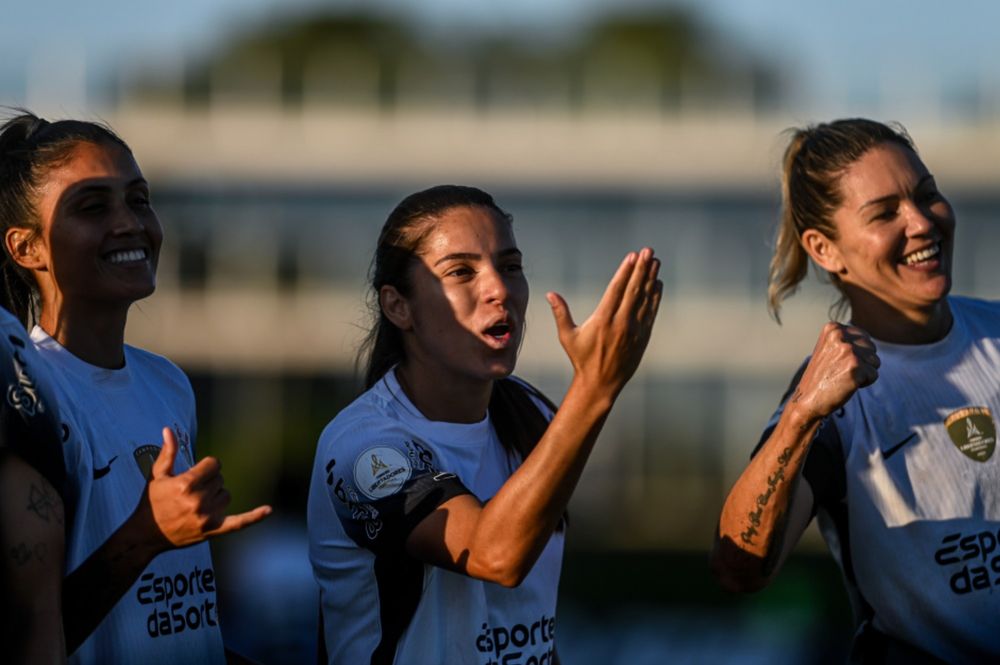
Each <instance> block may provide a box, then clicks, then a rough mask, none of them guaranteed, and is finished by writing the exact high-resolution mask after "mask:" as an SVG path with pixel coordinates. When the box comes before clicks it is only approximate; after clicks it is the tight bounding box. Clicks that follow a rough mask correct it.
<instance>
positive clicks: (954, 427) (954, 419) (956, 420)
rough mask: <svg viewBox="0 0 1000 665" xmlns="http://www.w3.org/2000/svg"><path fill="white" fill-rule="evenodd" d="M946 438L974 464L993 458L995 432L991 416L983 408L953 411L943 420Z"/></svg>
mask: <svg viewBox="0 0 1000 665" xmlns="http://www.w3.org/2000/svg"><path fill="white" fill-rule="evenodd" d="M944 426H945V428H946V429H947V430H948V436H949V437H951V441H952V443H954V444H955V447H956V448H958V449H959V451H961V453H962V454H963V455H965V456H966V457H968V458H969V459H971V460H974V461H976V462H985V461H986V460H988V459H989V458H990V457H992V456H993V451H994V450H995V449H996V444H997V430H996V426H995V425H994V424H993V414H992V413H990V410H989V409H988V408H987V407H985V406H969V407H966V408H964V409H959V410H958V411H953V412H952V413H950V414H949V415H948V417H947V418H945V420H944Z"/></svg>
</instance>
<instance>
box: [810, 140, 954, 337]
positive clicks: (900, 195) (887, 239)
mask: <svg viewBox="0 0 1000 665" xmlns="http://www.w3.org/2000/svg"><path fill="white" fill-rule="evenodd" d="M839 184H840V191H841V195H842V203H841V205H840V207H839V208H838V209H837V210H836V211H835V212H834V214H833V222H834V226H835V228H836V231H837V237H836V238H835V239H829V238H826V237H825V236H823V234H822V233H820V232H819V231H816V230H815V229H810V230H809V231H806V232H803V235H802V241H803V244H804V246H805V247H806V250H807V251H808V252H809V254H810V255H811V256H812V257H813V259H814V260H815V261H816V262H817V263H818V264H819V265H820V266H822V267H823V268H824V269H825V270H827V271H829V272H831V273H833V274H835V275H836V276H837V277H838V279H839V281H840V283H841V286H842V288H843V290H844V292H845V294H846V295H847V297H848V299H849V300H850V303H851V312H852V318H853V320H854V321H855V322H856V323H857V324H858V325H861V326H862V327H865V328H866V329H868V330H869V331H875V330H877V329H878V328H879V326H880V323H881V322H882V321H886V320H891V319H894V318H897V319H898V318H900V317H902V318H903V319H905V320H907V321H911V322H914V323H919V324H923V325H926V324H929V323H933V320H934V317H936V316H938V315H939V314H940V313H941V311H942V305H943V303H944V297H945V296H946V295H947V294H948V292H949V290H950V289H951V260H952V259H951V256H952V245H953V238H954V232H955V217H954V213H953V211H952V209H951V205H950V204H949V203H948V201H947V199H945V198H944V196H943V195H942V194H941V193H940V192H939V191H938V189H937V185H936V184H935V182H934V177H933V176H932V175H931V174H930V173H929V172H928V171H927V167H925V166H924V164H923V162H921V161H920V158H919V157H917V155H916V153H914V152H913V151H912V150H910V149H908V148H906V147H904V146H901V145H898V144H895V143H883V144H881V145H878V146H876V147H874V148H872V149H871V150H869V151H868V152H866V153H865V154H864V155H862V157H861V158H860V159H858V160H857V161H856V162H854V163H853V164H852V165H851V166H850V167H848V169H847V170H846V171H845V172H844V173H843V175H842V176H841V178H840V182H839ZM944 311H945V312H946V309H945V310H944ZM945 316H946V314H945Z"/></svg>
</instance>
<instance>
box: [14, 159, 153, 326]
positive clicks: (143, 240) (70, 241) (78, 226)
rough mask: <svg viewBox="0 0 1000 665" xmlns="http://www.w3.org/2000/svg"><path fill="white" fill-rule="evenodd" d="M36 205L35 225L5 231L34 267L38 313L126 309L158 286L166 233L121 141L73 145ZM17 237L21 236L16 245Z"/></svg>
mask: <svg viewBox="0 0 1000 665" xmlns="http://www.w3.org/2000/svg"><path fill="white" fill-rule="evenodd" d="M36 210H37V212H38V217H39V220H40V230H39V232H38V233H36V234H33V235H30V236H29V235H27V234H23V235H20V236H18V235H17V232H16V230H15V231H11V232H8V238H7V243H8V247H11V246H12V244H13V245H14V246H13V247H12V249H13V250H14V251H13V252H12V254H14V255H15V257H16V258H17V260H18V262H19V263H21V264H22V265H24V266H25V267H27V268H29V269H31V270H33V271H34V275H35V277H36V279H37V281H38V285H39V291H40V293H41V296H42V319H43V320H45V319H46V318H48V317H51V316H52V315H53V312H51V311H49V312H47V311H46V308H50V309H51V308H52V307H58V308H59V309H60V311H62V310H66V311H72V312H75V311H77V310H80V311H81V312H82V313H86V312H87V311H90V309H91V308H92V307H102V306H107V305H111V306H113V307H124V308H125V309H126V310H127V308H128V305H130V304H131V303H132V302H134V301H136V300H139V299H141V298H145V297H146V296H148V295H150V294H151V293H152V292H153V290H154V289H155V288H156V265H157V260H158V258H159V252H160V244H161V242H162V240H163V232H162V230H161V228H160V222H159V220H158V219H157V217H156V213H155V212H154V211H153V209H152V207H151V206H150V199H149V185H148V183H147V182H146V180H145V179H144V178H143V176H142V172H141V171H140V170H139V167H138V165H137V164H136V163H135V159H133V157H132V155H131V154H129V152H128V151H127V150H125V149H124V148H122V147H121V146H119V145H117V144H114V143H110V142H102V143H89V142H81V143H79V144H77V145H76V146H75V147H74V148H73V150H72V151H71V152H70V154H69V155H68V157H67V158H66V159H65V160H63V161H61V162H60V163H58V164H57V165H56V166H54V167H53V168H51V169H50V170H49V171H48V172H47V173H46V175H45V177H44V179H43V183H42V185H41V187H40V188H39V191H38V199H37V201H36ZM12 233H13V234H14V235H13V236H12ZM18 239H21V240H24V241H25V242H24V243H23V244H21V245H20V246H18V243H17V241H18ZM43 327H44V326H43Z"/></svg>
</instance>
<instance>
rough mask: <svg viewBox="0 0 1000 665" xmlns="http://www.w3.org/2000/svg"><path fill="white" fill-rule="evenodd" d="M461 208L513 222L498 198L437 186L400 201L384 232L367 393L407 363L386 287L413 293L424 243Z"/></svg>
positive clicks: (372, 295)
mask: <svg viewBox="0 0 1000 665" xmlns="http://www.w3.org/2000/svg"><path fill="white" fill-rule="evenodd" d="M458 207H481V208H486V209H488V210H491V211H493V212H494V213H495V214H497V215H499V216H500V217H501V218H502V219H506V220H508V222H509V221H511V220H512V218H511V216H510V215H509V214H507V213H506V212H505V211H504V210H503V209H502V208H500V206H498V205H497V204H496V202H495V201H494V200H493V197H492V196H490V195H489V194H487V193H486V192H484V191H483V190H481V189H477V188H475V187H465V186H462V185H438V186H436V187H431V188H430V189H425V190H423V191H420V192H417V193H415V194H410V195H409V196H407V197H406V198H405V199H403V200H402V201H400V203H399V205H397V206H396V207H395V208H394V209H393V211H392V212H391V213H389V217H388V219H386V221H385V224H384V225H383V226H382V232H381V233H380V234H379V237H378V244H377V245H376V247H375V256H374V257H373V258H372V264H371V269H370V271H369V281H370V282H371V287H372V288H371V291H370V292H369V309H370V310H371V313H372V318H373V319H374V325H373V326H372V329H371V331H370V332H369V333H368V337H367V338H366V339H365V341H364V343H363V344H362V346H361V353H360V355H359V364H360V361H361V359H362V358H364V357H365V356H367V361H366V362H365V389H366V390H367V389H368V388H371V387H372V386H373V385H375V384H376V383H377V382H378V380H379V379H381V378H382V376H383V375H384V374H385V373H386V372H388V371H389V370H390V369H391V368H392V366H393V365H395V364H397V363H398V362H400V361H402V360H403V358H404V357H405V353H404V350H403V336H402V334H401V333H400V330H399V328H397V327H396V326H395V325H393V324H392V322H391V321H390V320H389V319H388V318H387V317H386V315H385V313H384V312H383V311H382V307H381V305H380V304H379V292H380V291H381V290H382V287H383V286H392V287H394V288H395V289H396V290H397V291H399V293H400V295H402V296H403V297H409V296H410V293H411V286H412V285H411V283H410V277H411V273H412V269H413V262H414V261H415V260H416V259H417V256H418V254H419V253H420V249H421V247H422V245H423V242H424V239H425V238H426V237H427V236H428V235H429V233H430V232H431V231H432V230H433V228H434V222H436V221H437V220H439V219H440V218H441V216H442V215H443V214H444V213H445V212H446V211H448V210H450V209H452V208H458Z"/></svg>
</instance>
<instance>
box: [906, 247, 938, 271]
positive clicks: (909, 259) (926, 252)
mask: <svg viewBox="0 0 1000 665" xmlns="http://www.w3.org/2000/svg"><path fill="white" fill-rule="evenodd" d="M940 253H941V245H931V246H930V247H928V248H927V249H922V250H920V251H919V252H913V253H912V254H907V255H906V256H904V257H903V263H905V264H906V265H908V266H912V265H914V264H917V263H920V262H921V261H926V260H927V259H930V258H933V257H935V256H937V255H938V254H940Z"/></svg>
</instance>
